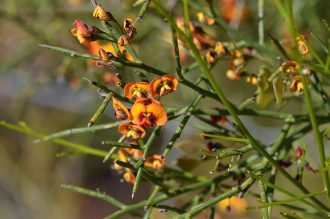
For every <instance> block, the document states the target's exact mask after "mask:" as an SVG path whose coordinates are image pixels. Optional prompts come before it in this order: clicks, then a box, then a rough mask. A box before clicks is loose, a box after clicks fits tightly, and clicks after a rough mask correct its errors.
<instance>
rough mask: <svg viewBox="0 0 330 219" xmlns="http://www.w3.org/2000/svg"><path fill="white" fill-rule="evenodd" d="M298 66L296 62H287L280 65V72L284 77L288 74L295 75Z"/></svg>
mask: <svg viewBox="0 0 330 219" xmlns="http://www.w3.org/2000/svg"><path fill="white" fill-rule="evenodd" d="M298 69H299V65H298V63H297V62H295V61H292V60H288V61H285V62H283V63H282V64H281V67H280V70H281V71H282V72H283V74H284V75H286V76H288V75H289V74H297V71H298Z"/></svg>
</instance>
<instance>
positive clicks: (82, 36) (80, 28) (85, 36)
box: [71, 19, 98, 46]
mask: <svg viewBox="0 0 330 219" xmlns="http://www.w3.org/2000/svg"><path fill="white" fill-rule="evenodd" d="M73 25H74V26H76V28H74V29H72V30H71V33H72V35H73V36H75V37H77V39H78V41H79V43H80V44H82V45H84V46H87V44H88V42H90V41H94V38H93V36H94V35H95V34H96V33H97V31H98V29H97V28H96V27H94V26H88V25H86V24H84V22H82V21H81V20H79V19H76V20H75V21H74V22H73Z"/></svg>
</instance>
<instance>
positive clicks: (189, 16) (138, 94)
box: [1, 0, 330, 219]
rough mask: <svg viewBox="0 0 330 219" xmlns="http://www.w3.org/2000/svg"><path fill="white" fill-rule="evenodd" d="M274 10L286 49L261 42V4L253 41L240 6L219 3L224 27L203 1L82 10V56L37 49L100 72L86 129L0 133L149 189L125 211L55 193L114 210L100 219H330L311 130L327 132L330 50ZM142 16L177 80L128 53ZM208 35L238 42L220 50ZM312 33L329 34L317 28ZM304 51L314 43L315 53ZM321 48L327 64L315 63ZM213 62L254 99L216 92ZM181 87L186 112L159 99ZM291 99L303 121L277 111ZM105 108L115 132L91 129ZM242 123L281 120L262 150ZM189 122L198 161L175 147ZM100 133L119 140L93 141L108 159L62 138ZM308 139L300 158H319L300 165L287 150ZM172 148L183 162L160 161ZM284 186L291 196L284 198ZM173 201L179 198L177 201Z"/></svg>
mask: <svg viewBox="0 0 330 219" xmlns="http://www.w3.org/2000/svg"><path fill="white" fill-rule="evenodd" d="M272 2H273V3H274V5H275V6H276V8H277V9H278V11H279V13H280V14H281V16H283V18H284V20H285V22H286V25H287V29H288V31H289V38H288V39H285V40H287V41H288V42H289V43H288V45H285V44H284V43H282V40H280V41H279V39H276V38H275V37H274V36H272V35H271V34H269V36H267V37H266V36H265V34H264V33H265V30H264V23H265V21H264V12H263V10H264V7H265V5H264V1H263V0H258V24H257V25H258V31H259V32H258V42H256V41H254V40H252V39H250V38H248V37H246V36H245V35H243V34H242V33H241V32H240V30H239V29H237V27H238V26H239V25H240V23H243V22H245V20H246V19H247V18H248V17H249V16H250V15H249V14H250V13H251V12H249V9H248V7H246V6H243V7H241V11H237V6H235V4H239V1H234V0H232V1H229V0H221V1H219V5H220V6H221V8H222V10H221V11H222V16H219V15H218V14H217V10H216V9H215V8H216V6H215V4H214V2H213V1H212V0H206V1H188V0H183V1H182V2H181V1H180V2H176V4H175V7H177V10H180V11H183V13H182V16H177V15H175V14H174V13H172V11H171V10H170V9H169V8H167V6H165V5H166V1H160V0H152V1H147V0H143V1H136V2H135V6H140V7H141V10H140V11H139V13H138V15H137V17H136V20H133V19H130V18H125V19H124V20H123V21H118V20H117V18H116V17H115V16H114V15H113V14H112V11H111V10H112V9H107V8H105V7H103V6H102V4H101V3H97V2H95V1H92V3H93V7H94V11H93V12H92V11H91V13H90V15H91V19H92V17H93V19H94V20H97V21H98V22H99V24H100V25H99V26H98V27H96V26H92V25H88V24H86V23H84V22H83V21H82V20H81V19H79V18H77V19H76V20H75V21H74V22H73V26H74V28H73V29H72V30H71V33H72V36H73V37H75V38H76V39H77V41H78V42H79V44H80V45H81V46H82V47H83V48H84V49H85V52H83V53H80V52H76V51H73V50H70V49H66V48H62V47H56V46H51V45H41V46H42V47H45V48H49V49H52V50H55V51H58V52H61V53H64V54H66V55H69V56H77V57H80V58H85V59H88V60H92V65H93V66H94V67H95V68H97V69H103V70H104V69H106V70H107V71H108V70H109V71H110V72H107V73H105V74H104V77H103V79H102V80H100V81H93V80H89V79H87V78H86V80H87V81H88V82H89V84H91V85H93V86H95V87H96V88H97V91H98V94H99V95H100V96H101V97H102V100H103V102H102V103H101V104H100V106H99V108H98V109H97V111H96V112H95V114H94V115H93V116H92V117H91V119H90V121H89V122H88V127H87V128H86V127H83V128H77V129H71V130H70V131H69V132H68V131H62V132H58V133H54V134H52V135H47V136H43V135H41V134H38V133H37V132H35V131H34V130H32V129H30V128H28V127H27V126H22V125H21V126H15V125H12V124H8V123H5V122H2V123H1V125H2V126H5V127H7V128H11V129H14V130H16V131H20V132H24V133H27V134H30V135H33V136H36V137H38V139H39V141H53V142H54V143H56V144H59V145H62V146H66V147H69V148H71V149H73V150H75V151H78V152H81V153H86V154H90V155H94V156H98V157H101V158H103V159H104V162H106V161H108V160H112V162H113V165H112V166H113V169H115V170H116V171H117V173H118V174H119V175H120V176H121V178H122V181H124V182H125V183H128V184H132V198H134V194H135V193H136V192H137V191H138V189H139V185H140V182H141V181H147V182H149V183H150V184H151V185H152V187H153V190H152V192H151V193H150V196H149V198H147V199H146V200H144V201H141V202H137V203H134V204H124V203H122V202H120V201H119V200H117V199H115V198H114V197H112V196H110V195H106V194H102V193H100V192H98V191H93V190H89V189H85V188H81V187H77V186H73V185H64V187H65V188H68V189H71V190H74V191H76V192H80V193H83V194H86V195H90V196H93V197H96V198H100V199H103V200H105V201H107V202H110V203H111V204H113V205H114V206H116V207H117V208H118V210H117V211H115V212H113V214H111V215H109V216H107V217H106V218H119V217H121V216H124V215H126V214H131V215H138V216H142V215H144V218H149V217H151V216H150V215H154V218H157V216H156V213H155V211H154V210H155V209H159V211H160V212H161V213H162V214H165V215H167V216H168V217H171V218H192V217H194V216H197V215H203V216H208V218H219V217H222V216H225V215H227V214H229V215H230V216H231V215H235V217H241V216H243V215H244V214H246V212H247V210H252V209H261V213H262V217H263V218H264V219H267V218H271V216H272V209H273V208H275V207H276V206H282V207H284V208H286V209H285V210H283V211H282V212H281V215H282V216H283V217H286V218H303V217H304V218H306V217H313V218H326V217H328V215H329V212H330V206H329V200H330V192H329V189H330V179H329V173H328V170H329V159H328V157H327V156H326V154H325V153H326V150H325V149H326V143H327V142H326V139H327V138H328V137H327V134H328V132H329V130H328V128H325V129H324V128H323V126H322V127H321V125H323V124H327V123H329V122H330V117H329V115H330V102H329V98H328V95H327V90H328V89H329V88H328V87H329V86H328V84H327V83H326V81H327V80H328V77H329V71H330V68H329V66H330V58H329V57H330V56H329V45H328V43H326V42H325V40H323V39H320V38H319V37H318V36H316V35H314V34H309V36H308V37H307V36H305V35H303V34H302V33H300V32H298V29H297V27H296V25H295V21H294V17H293V12H292V1H291V0H287V1H283V0H274V1H272ZM181 3H182V4H181ZM181 7H182V9H181ZM149 12H153V13H157V16H158V17H159V19H160V20H161V19H165V21H163V22H166V25H168V27H169V28H170V30H171V37H170V38H169V37H168V36H166V34H164V38H165V40H167V41H169V44H170V48H171V52H172V54H173V57H172V58H173V60H172V59H168V60H165V59H164V60H163V61H164V62H165V61H168V62H171V63H173V64H172V65H173V66H174V65H175V68H176V72H164V71H163V70H161V69H162V66H157V67H152V66H150V65H148V64H146V62H145V60H142V59H141V56H140V55H139V53H140V52H141V53H142V52H143V51H141V50H140V51H139V50H137V49H136V48H135V45H134V42H135V39H136V37H138V36H139V28H138V27H137V26H138V25H137V24H138V23H139V25H144V23H143V22H142V21H143V17H144V15H145V13H149ZM217 28H220V29H223V30H225V31H226V32H228V33H229V34H231V35H233V36H234V38H235V39H238V40H239V41H236V40H232V41H230V42H225V41H223V40H221V38H222V37H221V36H219V35H218V34H217V32H216V30H217ZM322 28H325V29H327V33H328V34H329V27H328V26H327V24H326V22H324V25H323V26H322ZM312 39H313V40H312ZM266 40H267V41H269V42H266ZM312 42H316V43H317V46H315V45H314V44H313V43H312ZM152 43H153V42H150V44H151V45H150V46H151V47H152ZM266 43H268V44H272V46H273V47H271V46H269V45H268V44H266ZM319 47H320V48H321V49H322V50H323V51H322V52H323V53H324V54H325V55H319V53H318V52H317V51H318V50H319V49H320V48H319ZM324 57H326V58H325V59H324ZM221 61H224V62H225V63H227V68H226V69H223V72H222V73H223V74H224V75H225V76H226V80H228V81H233V82H237V83H239V82H243V83H246V84H248V85H249V86H252V87H254V89H255V93H254V95H253V96H252V97H248V98H247V99H246V100H244V101H243V102H241V103H239V104H236V103H234V101H232V100H230V99H229V98H228V96H227V95H225V93H226V92H224V91H223V90H224V89H223V88H222V87H221V86H220V85H219V83H218V77H219V72H212V70H213V69H214V67H215V66H216V65H217V64H218V63H219V62H221ZM253 62H255V63H258V64H257V68H254V69H253V70H251V68H250V63H253ZM123 67H127V68H135V69H139V70H140V71H142V74H141V75H142V76H141V75H140V76H141V77H140V80H139V81H134V80H128V79H127V77H126V80H122V75H121V74H120V73H116V72H117V71H118V72H120V70H121V69H122V68H123ZM196 69H197V70H196ZM188 73H189V74H195V76H196V75H197V77H198V79H197V81H192V79H191V77H189V76H187V74H188ZM143 75H144V76H145V75H147V77H143ZM324 81H325V82H324ZM182 86H184V87H187V88H188V89H189V91H191V92H195V93H197V95H196V97H195V98H194V100H193V101H192V102H191V103H190V104H189V105H187V106H184V107H169V104H166V100H167V99H166V98H165V96H167V95H169V96H175V97H180V96H179V94H178V93H179V90H180V88H181V87H182ZM109 87H110V88H109ZM232 92H235V90H234V91H232ZM184 97H185V96H184V95H183V96H181V98H184ZM315 98H318V100H316V99H315ZM295 99H299V100H303V101H304V104H305V106H306V108H307V112H306V113H305V112H296V111H294V112H291V111H290V110H281V108H280V107H283V106H285V105H287V104H289V103H292V102H294V100H295ZM205 100H212V101H214V102H215V103H216V104H217V107H216V108H214V107H213V106H211V105H209V104H203V105H202V104H201V103H202V101H205ZM109 103H112V104H110V105H112V108H113V111H114V116H113V118H115V119H116V120H118V121H115V122H112V123H110V124H106V125H100V124H98V119H99V118H100V117H101V116H102V114H103V113H104V111H105V110H106V109H107V108H108V105H109ZM109 108H111V107H109ZM292 111H293V110H292ZM242 116H250V117H262V118H268V119H275V120H279V121H281V123H282V127H281V130H280V132H279V134H278V136H277V137H276V138H275V139H274V140H273V141H272V142H271V143H263V142H262V141H261V140H259V139H256V138H255V137H254V135H253V134H252V132H251V131H250V130H249V129H248V128H247V126H246V124H245V122H243V121H242ZM192 117H196V118H197V120H198V129H199V130H200V131H199V133H197V134H195V136H198V138H200V141H201V142H203V143H202V146H201V147H199V148H198V149H196V150H195V148H194V146H190V145H188V146H187V145H185V144H184V141H183V139H180V136H181V134H182V132H183V130H184V129H185V127H186V126H188V125H189V124H193V123H194V122H193V119H192ZM173 120H178V121H179V124H178V125H177V127H176V128H175V129H174V130H172V129H169V128H167V127H168V126H167V123H168V122H169V121H173ZM110 128H116V129H117V131H118V134H120V135H121V137H120V139H119V140H118V141H114V140H111V141H102V144H103V145H109V146H111V149H110V150H109V151H105V150H101V149H97V148H91V147H87V146H83V145H79V144H74V143H71V142H68V141H65V140H63V139H60V138H63V137H65V136H67V135H70V134H75V133H87V132H93V131H97V130H105V129H110ZM166 128H167V130H166V131H167V132H168V133H170V136H171V137H170V139H169V140H167V141H166V142H165V143H164V145H165V147H164V148H159V150H158V151H160V152H159V154H156V153H151V148H152V147H157V145H155V143H154V140H155V139H156V138H157V137H158V136H159V135H160V134H159V133H160V130H161V129H166ZM310 131H313V134H314V137H315V142H316V143H315V145H308V147H313V148H315V149H313V150H318V154H319V156H318V162H319V163H320V164H319V167H314V164H313V165H311V164H310V163H309V162H308V160H309V159H310V157H308V156H307V153H306V152H307V145H304V144H303V145H300V146H299V147H296V146H294V142H296V141H298V140H299V139H302V137H303V136H305V134H306V133H308V132H310ZM233 145H234V146H233ZM237 145H238V146H237ZM175 149H176V150H181V151H182V152H183V154H184V155H182V156H180V157H179V158H175V159H174V161H173V162H169V161H168V160H169V159H168V154H169V152H171V151H173V150H174V151H175ZM210 161H211V162H210ZM293 164H296V168H295V170H292V165H293ZM197 167H202V168H203V173H200V172H197V171H196V169H197ZM293 169H294V168H293ZM294 171H296V172H294ZM307 171H308V172H309V173H310V174H319V175H321V176H322V179H323V181H322V183H323V186H324V190H322V191H318V190H317V189H315V188H313V187H312V186H308V185H306V184H305V181H304V178H303V176H304V175H305V172H307ZM205 173H207V174H205ZM278 175H280V176H282V177H284V178H285V180H286V182H287V183H288V184H286V185H285V186H279V185H278V182H277V178H278V177H277V176H278ZM289 186H290V187H289ZM291 186H292V187H294V188H295V189H297V190H298V191H299V193H298V192H297V191H294V192H293V191H291ZM275 194H276V195H277V194H284V195H286V196H287V197H288V198H283V197H282V196H278V197H277V196H276V198H275ZM181 195H186V196H185V198H180V196H181ZM319 196H324V197H326V198H328V200H323V199H320V197H319ZM253 199H257V201H258V203H257V204H256V203H254V204H252V203H253ZM168 200H174V201H173V202H167V201H168ZM249 202H250V203H249ZM169 203H170V204H169ZM174 203H176V204H174ZM297 203H299V205H298V204H297ZM255 205H256V206H255ZM288 209H289V210H288ZM299 215H303V216H299Z"/></svg>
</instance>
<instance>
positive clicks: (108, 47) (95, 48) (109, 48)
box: [86, 41, 117, 57]
mask: <svg viewBox="0 0 330 219" xmlns="http://www.w3.org/2000/svg"><path fill="white" fill-rule="evenodd" d="M86 49H87V51H88V52H89V53H90V54H92V55H99V50H100V49H103V50H104V51H105V52H107V53H109V54H110V53H111V54H112V55H114V56H115V57H117V53H116V50H115V49H114V47H113V45H112V44H111V43H108V44H104V45H101V44H100V43H99V42H98V41H94V42H89V43H88V44H87V45H86Z"/></svg>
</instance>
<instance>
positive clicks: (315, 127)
mask: <svg viewBox="0 0 330 219" xmlns="http://www.w3.org/2000/svg"><path fill="white" fill-rule="evenodd" d="M300 76H301V78H302V82H303V85H304V96H305V102H306V105H307V109H308V113H309V117H310V121H311V124H312V127H313V132H314V136H315V138H316V143H317V148H318V152H319V158H320V163H321V168H322V169H324V168H326V166H325V160H326V158H325V151H324V144H323V136H322V134H321V132H320V130H319V126H318V122H317V120H316V115H315V111H314V108H313V103H312V97H311V94H310V90H309V87H308V86H309V85H308V83H307V79H306V77H305V76H304V75H303V74H302V73H301V72H300ZM321 175H322V179H323V183H324V187H325V189H326V191H327V196H328V200H329V201H330V181H329V172H328V171H321Z"/></svg>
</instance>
